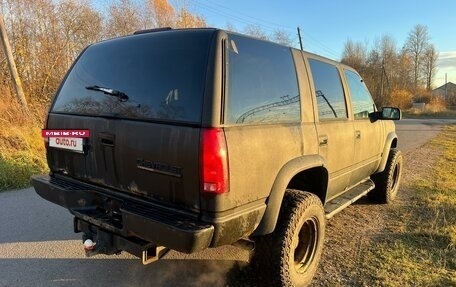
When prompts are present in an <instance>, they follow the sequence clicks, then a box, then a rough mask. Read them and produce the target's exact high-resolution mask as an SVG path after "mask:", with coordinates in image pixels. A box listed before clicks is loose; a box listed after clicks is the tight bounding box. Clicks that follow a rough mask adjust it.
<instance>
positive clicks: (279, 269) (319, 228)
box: [252, 190, 325, 286]
mask: <svg viewBox="0 0 456 287" xmlns="http://www.w3.org/2000/svg"><path fill="white" fill-rule="evenodd" d="M324 235H325V214H324V210H323V206H322V203H321V201H320V199H319V198H318V197H317V196H315V195H314V194H311V193H308V192H302V191H299V190H287V191H286V193H285V196H284V199H283V203H282V207H281V211H280V215H279V219H278V222H277V226H276V229H275V230H274V232H273V233H271V234H269V235H266V236H262V237H260V238H258V239H257V240H256V243H257V248H256V251H255V254H254V257H253V259H252V263H253V264H254V265H255V267H257V269H259V270H258V271H259V272H261V274H259V276H260V277H261V278H262V280H261V281H263V282H260V283H261V285H266V286H307V285H308V284H309V283H310V282H311V281H312V278H313V276H314V274H315V272H316V270H317V266H318V262H319V260H320V257H321V253H322V249H323V242H324Z"/></svg>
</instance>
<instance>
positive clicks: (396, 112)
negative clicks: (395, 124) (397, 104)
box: [380, 107, 402, 120]
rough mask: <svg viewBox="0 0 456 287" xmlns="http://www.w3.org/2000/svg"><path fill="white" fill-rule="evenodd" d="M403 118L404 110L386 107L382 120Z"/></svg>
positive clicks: (383, 110)
mask: <svg viewBox="0 0 456 287" xmlns="http://www.w3.org/2000/svg"><path fill="white" fill-rule="evenodd" d="M401 118H402V112H401V110H400V109H398V108H391V107H384V108H382V113H381V116H380V120H400V119H401Z"/></svg>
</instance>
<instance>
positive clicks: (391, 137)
mask: <svg viewBox="0 0 456 287" xmlns="http://www.w3.org/2000/svg"><path fill="white" fill-rule="evenodd" d="M392 148H397V134H396V132H390V133H389V134H388V136H387V137H386V141H385V145H384V146H383V153H382V160H381V161H380V165H379V166H378V169H377V171H376V172H375V173H379V172H382V171H384V170H385V167H386V162H387V161H388V156H389V151H390V149H392Z"/></svg>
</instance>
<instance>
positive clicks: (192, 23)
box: [175, 7, 207, 28]
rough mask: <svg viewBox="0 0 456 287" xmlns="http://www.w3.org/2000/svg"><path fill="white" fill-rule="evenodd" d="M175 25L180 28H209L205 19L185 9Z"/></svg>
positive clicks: (182, 9)
mask: <svg viewBox="0 0 456 287" xmlns="http://www.w3.org/2000/svg"><path fill="white" fill-rule="evenodd" d="M175 25H176V27H178V28H200V27H206V26H207V25H206V21H205V20H204V18H202V17H201V16H198V15H194V14H192V13H190V12H189V11H188V10H187V8H185V7H183V8H181V9H180V10H179V13H178V14H177V21H176V24H175Z"/></svg>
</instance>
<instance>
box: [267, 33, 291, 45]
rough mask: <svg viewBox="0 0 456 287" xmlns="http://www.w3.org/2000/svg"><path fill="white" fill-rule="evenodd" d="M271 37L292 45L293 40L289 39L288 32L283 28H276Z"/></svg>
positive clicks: (281, 42)
mask: <svg viewBox="0 0 456 287" xmlns="http://www.w3.org/2000/svg"><path fill="white" fill-rule="evenodd" d="M272 39H273V40H274V41H275V42H277V43H279V44H282V45H285V46H293V40H292V39H291V36H290V33H288V32H287V31H285V30H282V29H277V30H275V31H274V33H273V34H272Z"/></svg>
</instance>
